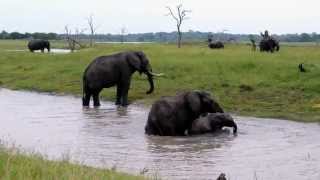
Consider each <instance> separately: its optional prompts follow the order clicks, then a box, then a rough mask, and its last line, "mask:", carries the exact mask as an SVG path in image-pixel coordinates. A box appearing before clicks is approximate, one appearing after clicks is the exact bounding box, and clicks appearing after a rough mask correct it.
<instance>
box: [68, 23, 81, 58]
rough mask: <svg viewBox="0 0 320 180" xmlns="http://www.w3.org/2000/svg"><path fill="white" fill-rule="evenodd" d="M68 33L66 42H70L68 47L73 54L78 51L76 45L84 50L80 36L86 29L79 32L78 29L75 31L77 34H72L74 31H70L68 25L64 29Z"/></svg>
mask: <svg viewBox="0 0 320 180" xmlns="http://www.w3.org/2000/svg"><path fill="white" fill-rule="evenodd" d="M64 29H65V31H66V37H65V38H66V40H67V42H68V46H69V49H70V51H71V52H73V51H74V50H75V49H76V45H78V46H79V47H80V48H83V47H84V45H82V44H81V43H80V41H79V35H80V34H82V33H83V32H84V30H85V29H83V30H81V31H80V30H79V29H78V28H76V29H75V33H74V34H72V31H71V30H70V29H69V27H68V26H67V25H66V26H65V27H64Z"/></svg>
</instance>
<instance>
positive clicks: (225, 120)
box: [208, 113, 238, 134]
mask: <svg viewBox="0 0 320 180" xmlns="http://www.w3.org/2000/svg"><path fill="white" fill-rule="evenodd" d="M208 119H209V122H210V126H211V129H212V130H219V129H222V128H223V127H231V128H233V133H234V134H236V133H237V131H238V126H237V124H236V123H235V122H234V120H233V118H232V117H231V116H230V115H229V114H227V113H214V114H210V115H208Z"/></svg>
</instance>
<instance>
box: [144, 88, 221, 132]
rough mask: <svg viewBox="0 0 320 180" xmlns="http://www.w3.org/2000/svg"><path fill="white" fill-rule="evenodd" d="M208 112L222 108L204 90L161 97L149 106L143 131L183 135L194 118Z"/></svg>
mask: <svg viewBox="0 0 320 180" xmlns="http://www.w3.org/2000/svg"><path fill="white" fill-rule="evenodd" d="M209 112H211V113H215V112H223V110H222V108H221V107H220V105H219V104H218V103H217V102H216V101H215V100H214V99H213V98H212V97H211V95H210V94H209V93H207V92H204V91H188V92H184V93H181V94H178V95H176V96H169V97H162V98H160V99H159V100H157V101H156V102H155V103H154V104H153V105H152V107H151V110H150V112H149V115H148V120H147V123H146V126H145V133H146V134H147V135H159V136H184V135H185V132H186V130H188V129H190V128H191V125H192V123H193V121H194V120H195V119H197V118H199V117H200V115H203V114H206V113H209Z"/></svg>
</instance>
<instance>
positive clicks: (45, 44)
mask: <svg viewBox="0 0 320 180" xmlns="http://www.w3.org/2000/svg"><path fill="white" fill-rule="evenodd" d="M28 48H29V50H30V51H31V52H33V51H34V50H41V52H44V49H47V50H48V52H50V42H49V41H48V40H31V41H29V42H28Z"/></svg>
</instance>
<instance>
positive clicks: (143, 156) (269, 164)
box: [0, 89, 320, 180]
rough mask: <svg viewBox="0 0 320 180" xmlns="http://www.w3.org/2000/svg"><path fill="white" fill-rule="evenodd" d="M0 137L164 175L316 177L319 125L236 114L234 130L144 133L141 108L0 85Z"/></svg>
mask: <svg viewBox="0 0 320 180" xmlns="http://www.w3.org/2000/svg"><path fill="white" fill-rule="evenodd" d="M0 116H1V118H0V127H1V129H0V139H1V140H2V141H4V142H7V143H9V144H12V143H14V144H15V146H18V147H19V148H21V149H24V150H27V151H36V152H40V153H42V154H45V155H47V156H48V158H50V159H52V158H70V160H71V161H75V162H80V163H84V164H88V165H91V166H99V167H107V168H111V167H116V168H117V169H118V170H121V171H126V172H130V173H135V174H138V173H140V172H141V171H142V170H143V169H145V171H146V175H150V176H154V175H158V176H160V177H162V178H164V179H215V178H216V177H217V175H218V174H219V173H220V172H224V173H226V174H227V177H228V178H230V179H231V180H236V179H238V180H244V179H245V180H248V179H259V180H272V179H290V180H301V179H306V180H309V179H310V180H319V179H320V140H319V139H320V126H319V125H318V124H304V123H296V122H291V121H285V120H272V119H256V118H249V117H235V118H236V121H237V123H238V125H239V133H238V135H237V136H234V135H232V133H228V132H224V133H221V134H216V135H211V134H209V135H203V136H194V137H176V138H173V137H148V136H145V135H144V131H143V127H144V125H145V121H146V116H147V110H146V109H144V108H142V107H138V106H134V105H131V106H130V107H129V108H127V109H123V108H120V109H118V108H116V107H115V106H114V105H113V104H111V103H107V102H102V106H101V108H98V109H94V108H82V107H81V100H80V98H75V97H71V96H53V95H48V94H38V93H31V92H21V91H11V90H7V89H0Z"/></svg>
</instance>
